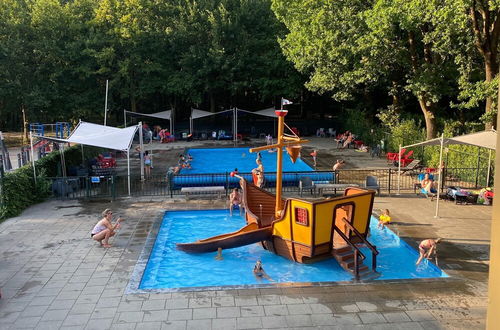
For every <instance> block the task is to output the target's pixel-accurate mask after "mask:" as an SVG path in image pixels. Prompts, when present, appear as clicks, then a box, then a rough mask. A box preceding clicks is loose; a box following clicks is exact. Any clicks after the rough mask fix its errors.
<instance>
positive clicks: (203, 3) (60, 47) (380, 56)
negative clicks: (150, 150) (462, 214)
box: [0, 0, 500, 148]
mask: <svg viewBox="0 0 500 330" xmlns="http://www.w3.org/2000/svg"><path fill="white" fill-rule="evenodd" d="M499 3H500V0H489V1H487V0H474V1H472V0H443V1H427V0H369V1H360V0H345V1H334V0H326V1H325V0H309V1H300V0H218V1H216V0H198V1H195V0H171V1H161V0H123V1H120V0H69V1H68V0H3V1H1V2H0V126H1V127H2V129H5V128H7V129H17V130H19V129H21V128H22V127H23V122H24V121H27V122H36V121H43V122H46V123H50V122H55V121H61V120H63V121H77V120H78V119H83V120H86V121H91V122H101V121H102V115H103V111H102V109H103V103H104V94H105V82H106V80H109V82H110V100H109V108H110V113H111V118H110V119H109V122H110V123H111V124H116V123H122V118H121V115H122V110H123V109H127V110H132V111H139V112H156V111H162V110H166V109H170V108H174V109H175V116H176V118H177V119H178V121H184V122H186V119H187V117H188V113H189V109H190V107H198V108H203V109H210V110H211V111H216V110H220V109H222V108H228V107H230V106H238V107H240V108H246V109H259V108H263V107H267V106H269V105H272V104H274V105H277V104H278V101H279V98H280V97H282V96H285V97H287V98H290V99H292V100H294V102H295V103H296V104H297V103H298V104H299V105H294V106H295V107H296V108H295V110H299V109H300V111H296V113H300V114H301V115H303V117H304V118H305V117H307V118H311V117H314V118H318V119H319V120H323V119H324V118H325V115H328V117H334V118H336V119H338V121H339V123H340V124H339V127H335V128H336V129H337V131H341V130H343V129H350V130H352V131H354V132H356V133H357V134H359V135H361V136H363V138H364V139H365V140H367V141H368V142H369V143H370V144H371V143H374V142H375V141H376V140H379V138H380V136H384V133H388V136H391V137H392V136H394V139H393V140H391V141H389V143H390V147H391V148H392V147H393V146H394V145H397V144H398V141H397V139H398V138H397V136H398V134H400V133H398V130H400V131H401V130H403V131H404V130H405V129H407V128H408V127H411V128H412V130H413V131H412V132H411V133H410V134H407V137H408V139H410V138H409V137H411V138H415V139H417V138H418V139H421V138H423V137H427V138H431V137H435V136H438V135H439V134H440V133H441V132H444V131H445V130H447V129H448V128H449V130H448V131H447V134H448V133H449V134H461V133H467V132H469V131H471V130H474V129H479V125H478V124H481V125H483V127H484V125H486V126H487V127H489V126H491V124H492V123H493V122H494V118H495V114H496V111H495V109H496V95H497V86H498V84H497V78H496V77H497V74H498V71H499V64H498V47H499V40H500V19H499V13H500V8H499ZM304 87H305V88H304ZM319 95H324V96H321V97H320V96H319ZM294 106H292V109H293V107H294ZM316 115H317V116H316ZM308 123H312V121H309V122H308ZM401 125H402V126H401ZM397 127H399V128H397ZM405 127H406V128H405ZM316 128H317V127H311V129H309V130H308V131H309V132H314V131H315V129H316ZM381 128H382V129H381ZM422 128H425V134H424V135H422ZM372 130H373V131H372ZM408 142H415V141H408Z"/></svg>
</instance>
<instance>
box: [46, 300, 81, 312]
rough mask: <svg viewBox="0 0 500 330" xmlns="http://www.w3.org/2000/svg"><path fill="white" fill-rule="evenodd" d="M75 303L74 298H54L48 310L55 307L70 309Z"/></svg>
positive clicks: (55, 308)
mask: <svg viewBox="0 0 500 330" xmlns="http://www.w3.org/2000/svg"><path fill="white" fill-rule="evenodd" d="M75 303H76V300H74V299H62V300H59V299H56V300H54V301H53V302H52V304H51V305H50V306H49V310H57V309H71V308H72V307H73V305H74V304H75Z"/></svg>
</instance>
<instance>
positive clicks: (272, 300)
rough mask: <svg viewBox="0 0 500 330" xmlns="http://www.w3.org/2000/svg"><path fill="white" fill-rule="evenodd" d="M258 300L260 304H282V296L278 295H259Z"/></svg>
mask: <svg viewBox="0 0 500 330" xmlns="http://www.w3.org/2000/svg"><path fill="white" fill-rule="evenodd" d="M257 302H258V303H259V305H279V304H281V300H280V297H279V296H277V295H267V296H258V297H257Z"/></svg>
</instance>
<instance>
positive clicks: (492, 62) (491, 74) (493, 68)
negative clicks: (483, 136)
mask: <svg viewBox="0 0 500 330" xmlns="http://www.w3.org/2000/svg"><path fill="white" fill-rule="evenodd" d="M484 59H485V71H486V82H488V83H489V82H491V81H492V80H493V79H494V78H495V77H496V75H497V74H498V62H497V59H496V52H493V53H490V54H487V56H485V58H484ZM494 110H495V109H494V108H493V96H490V97H487V98H486V107H485V113H486V114H487V115H488V114H490V113H491V112H494ZM493 117H494V118H490V120H488V121H487V122H486V123H485V129H487V130H488V129H492V128H493V126H494V125H495V123H496V116H493Z"/></svg>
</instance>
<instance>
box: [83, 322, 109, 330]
mask: <svg viewBox="0 0 500 330" xmlns="http://www.w3.org/2000/svg"><path fill="white" fill-rule="evenodd" d="M112 322H113V319H98V320H97V319H96V320H92V319H91V320H89V322H88V323H87V325H86V326H85V329H86V330H102V329H109V328H111V324H112Z"/></svg>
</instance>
